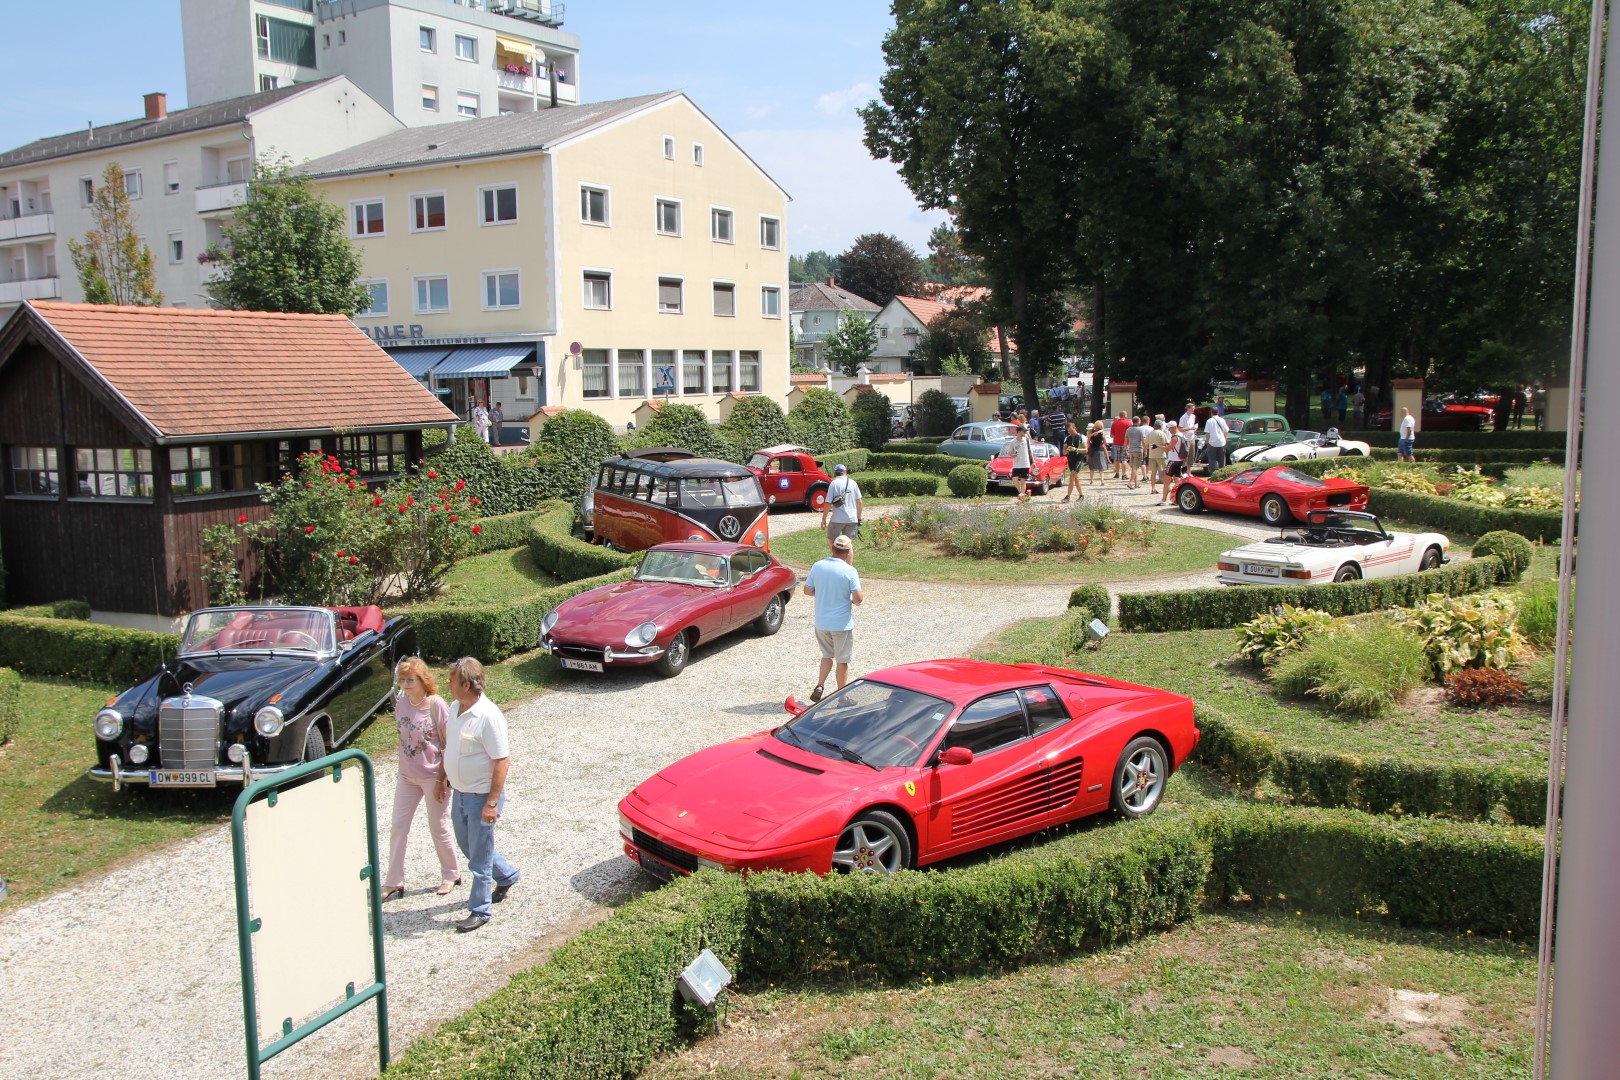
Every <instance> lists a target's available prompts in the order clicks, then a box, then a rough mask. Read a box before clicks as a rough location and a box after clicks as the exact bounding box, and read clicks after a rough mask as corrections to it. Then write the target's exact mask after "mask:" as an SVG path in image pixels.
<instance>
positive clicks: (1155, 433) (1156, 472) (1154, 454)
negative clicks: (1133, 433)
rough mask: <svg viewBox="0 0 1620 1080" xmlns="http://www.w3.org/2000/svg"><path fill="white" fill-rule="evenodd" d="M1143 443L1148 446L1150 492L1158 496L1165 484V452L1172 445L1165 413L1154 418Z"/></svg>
mask: <svg viewBox="0 0 1620 1080" xmlns="http://www.w3.org/2000/svg"><path fill="white" fill-rule="evenodd" d="M1142 441H1143V442H1144V443H1146V444H1147V471H1148V490H1149V491H1151V492H1153V493H1154V494H1155V495H1157V494H1159V486H1160V485H1161V484H1163V483H1164V465H1165V450H1166V448H1168V447H1169V445H1170V435H1169V433H1168V432H1166V431H1165V423H1164V414H1163V413H1160V414H1159V415H1158V416H1156V417H1154V418H1153V423H1152V425H1150V426H1149V427H1148V429H1147V431H1146V433H1145V434H1144V435H1143V436H1142Z"/></svg>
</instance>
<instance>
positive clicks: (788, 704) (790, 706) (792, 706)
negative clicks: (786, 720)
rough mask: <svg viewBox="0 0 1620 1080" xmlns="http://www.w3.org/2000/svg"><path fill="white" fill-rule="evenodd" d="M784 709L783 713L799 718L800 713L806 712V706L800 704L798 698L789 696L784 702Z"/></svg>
mask: <svg viewBox="0 0 1620 1080" xmlns="http://www.w3.org/2000/svg"><path fill="white" fill-rule="evenodd" d="M782 709H783V711H785V712H788V713H791V714H792V715H794V716H798V715H799V714H800V713H802V712H804V710H805V706H803V705H800V704H799V699H798V698H797V697H794V696H793V695H792V694H789V695H788V696H787V700H786V701H784V702H782Z"/></svg>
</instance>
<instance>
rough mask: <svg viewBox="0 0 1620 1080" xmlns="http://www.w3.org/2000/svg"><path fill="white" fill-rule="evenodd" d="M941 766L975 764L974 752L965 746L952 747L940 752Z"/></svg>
mask: <svg viewBox="0 0 1620 1080" xmlns="http://www.w3.org/2000/svg"><path fill="white" fill-rule="evenodd" d="M939 763H940V764H941V765H971V764H973V751H972V750H969V749H968V748H967V747H965V746H952V747H948V748H946V749H944V750H941V751H940V752H939Z"/></svg>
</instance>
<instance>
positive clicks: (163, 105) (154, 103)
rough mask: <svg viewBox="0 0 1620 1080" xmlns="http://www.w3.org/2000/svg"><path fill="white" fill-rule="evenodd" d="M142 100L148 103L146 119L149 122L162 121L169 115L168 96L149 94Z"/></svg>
mask: <svg viewBox="0 0 1620 1080" xmlns="http://www.w3.org/2000/svg"><path fill="white" fill-rule="evenodd" d="M141 100H142V101H145V102H146V118H147V119H148V120H161V119H163V118H164V117H165V116H168V115H169V95H168V94H163V93H157V94H147V95H146V96H145V97H143V98H142V99H141Z"/></svg>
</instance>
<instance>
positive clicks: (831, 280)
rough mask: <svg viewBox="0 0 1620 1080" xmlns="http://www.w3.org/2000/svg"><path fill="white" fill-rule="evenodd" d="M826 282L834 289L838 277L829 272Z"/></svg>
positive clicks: (836, 286) (836, 285)
mask: <svg viewBox="0 0 1620 1080" xmlns="http://www.w3.org/2000/svg"><path fill="white" fill-rule="evenodd" d="M827 284H828V285H831V286H832V287H833V288H835V289H836V288H838V279H837V278H835V277H833V276H832V275H831V274H828V275H827Z"/></svg>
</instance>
